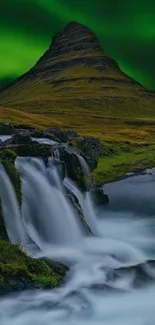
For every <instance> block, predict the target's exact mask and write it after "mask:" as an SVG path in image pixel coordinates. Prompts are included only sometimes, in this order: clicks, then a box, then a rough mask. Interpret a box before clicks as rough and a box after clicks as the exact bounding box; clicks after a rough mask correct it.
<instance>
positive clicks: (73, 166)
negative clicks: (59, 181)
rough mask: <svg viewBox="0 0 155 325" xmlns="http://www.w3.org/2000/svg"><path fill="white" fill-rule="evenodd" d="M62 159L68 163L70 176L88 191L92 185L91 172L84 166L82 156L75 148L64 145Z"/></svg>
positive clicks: (83, 189) (81, 187)
mask: <svg viewBox="0 0 155 325" xmlns="http://www.w3.org/2000/svg"><path fill="white" fill-rule="evenodd" d="M60 160H61V161H64V162H65V164H66V171H67V175H68V177H69V178H71V179H72V180H73V181H75V182H76V184H77V185H78V187H79V188H80V189H81V190H82V191H87V190H88V188H89V186H90V174H89V171H88V170H86V169H85V168H84V166H82V164H81V161H80V157H79V155H78V153H77V152H76V151H75V149H73V148H71V147H69V146H67V145H66V146H65V145H64V146H63V145H62V146H61V148H60Z"/></svg>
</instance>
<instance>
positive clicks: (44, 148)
mask: <svg viewBox="0 0 155 325" xmlns="http://www.w3.org/2000/svg"><path fill="white" fill-rule="evenodd" d="M12 149H13V150H14V151H15V153H16V154H17V155H18V156H21V157H41V158H44V159H45V158H48V157H50V156H51V155H52V147H51V146H49V145H46V144H42V143H38V142H35V141H33V142H32V143H31V144H25V145H17V146H14V147H12Z"/></svg>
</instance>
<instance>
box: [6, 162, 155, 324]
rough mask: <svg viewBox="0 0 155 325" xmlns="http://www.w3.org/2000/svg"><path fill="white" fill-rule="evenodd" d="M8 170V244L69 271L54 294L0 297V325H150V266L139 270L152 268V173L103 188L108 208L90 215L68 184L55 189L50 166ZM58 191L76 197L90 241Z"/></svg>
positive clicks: (153, 274) (154, 281)
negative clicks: (19, 186) (16, 175)
mask: <svg viewBox="0 0 155 325" xmlns="http://www.w3.org/2000/svg"><path fill="white" fill-rule="evenodd" d="M16 168H17V169H18V170H19V171H20V173H21V175H22V179H23V197H24V199H23V205H22V213H21V212H20V209H19V207H18V203H17V200H16V197H15V193H14V191H13V187H12V185H11V183H10V181H9V179H8V177H7V175H6V174H5V172H4V170H3V168H2V167H1V169H0V195H1V199H2V204H3V211H4V217H5V223H6V226H7V231H8V233H9V234H10V240H12V242H15V241H16V239H17V238H18V239H20V241H21V242H22V244H23V246H24V247H25V249H26V251H27V252H28V253H29V254H32V242H33V243H35V244H36V247H38V250H36V253H35V254H36V255H35V256H36V257H43V256H45V257H48V258H50V259H54V260H57V261H60V262H64V263H66V264H67V265H69V267H70V271H69V272H68V274H67V276H66V279H65V281H64V283H63V284H62V286H61V287H60V288H58V289H54V290H39V291H27V292H22V293H20V294H15V295H9V296H6V297H3V298H2V299H1V300H0V325H30V324H32V325H33V324H35V322H36V324H37V325H52V324H54V325H86V324H89V325H101V324H102V325H103V324H104V325H154V323H155V312H154V310H155V267H154V265H155V263H154V262H151V263H150V264H146V263H144V262H146V261H148V260H150V261H154V260H155V175H154V171H152V174H150V173H146V174H144V175H139V176H133V177H129V178H127V179H124V180H121V181H119V182H115V183H111V184H107V185H105V186H104V190H105V192H106V194H108V195H109V198H110V203H109V204H108V206H106V207H93V206H92V203H91V200H90V197H89V193H87V195H86V196H83V195H82V194H81V192H80V191H79V189H77V187H76V186H75V184H74V183H73V182H72V181H71V180H69V179H68V178H65V180H64V181H63V184H62V181H61V177H60V175H59V172H58V169H57V168H56V165H53V163H49V166H48V168H46V167H45V165H44V163H43V162H42V161H40V160H38V159H37V160H36V159H32V158H31V159H30V158H29V159H28V158H27V159H25V158H20V159H18V160H17V161H16ZM50 169H51V173H52V174H51V177H49V175H50V173H49V171H50ZM53 169H54V172H53ZM60 184H61V185H63V186H60ZM65 188H67V189H68V190H69V191H70V192H72V193H73V194H74V195H75V196H76V197H77V199H78V202H79V204H80V205H81V208H82V210H83V214H84V217H85V219H86V221H87V223H88V224H89V226H90V227H91V228H92V231H93V235H92V236H91V235H85V231H84V229H83V225H82V223H81V222H80V221H79V219H78V216H77V214H76V213H75V211H74V209H73V208H72V206H71V204H70V202H69V201H68V199H67V196H66V192H65ZM10 216H11V217H12V218H13V219H12V222H11V223H10V222H8V220H10ZM23 239H24V240H23ZM137 265H141V273H140V274H139V273H137V271H136V266H137ZM142 273H143V277H141V278H139V277H140V275H141V274H142ZM137 274H138V275H139V277H138V276H137Z"/></svg>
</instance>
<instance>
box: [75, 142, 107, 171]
mask: <svg viewBox="0 0 155 325" xmlns="http://www.w3.org/2000/svg"><path fill="white" fill-rule="evenodd" d="M75 146H76V148H78V149H79V150H80V152H81V154H82V156H84V157H85V159H86V160H87V163H88V165H89V167H90V170H91V171H93V170H94V169H95V168H97V163H98V158H99V156H100V154H101V143H100V141H99V139H97V138H92V137H79V138H77V139H76V141H75Z"/></svg>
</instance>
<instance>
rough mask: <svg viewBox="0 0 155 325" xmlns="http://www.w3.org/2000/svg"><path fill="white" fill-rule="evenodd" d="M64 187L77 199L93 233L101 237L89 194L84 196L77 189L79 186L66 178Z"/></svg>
mask: <svg viewBox="0 0 155 325" xmlns="http://www.w3.org/2000/svg"><path fill="white" fill-rule="evenodd" d="M64 185H65V186H66V188H67V189H68V190H69V191H70V192H71V193H73V194H74V195H75V196H76V197H77V199H78V202H79V204H80V206H81V208H82V212H83V215H84V217H85V220H86V222H87V224H88V225H89V226H90V228H91V230H92V232H93V233H94V234H96V235H99V229H98V228H97V224H96V216H95V211H94V209H93V206H92V202H91V200H90V195H89V193H86V194H84V195H83V194H82V193H81V191H80V190H79V189H78V188H77V186H76V185H75V184H74V182H73V181H72V180H71V179H69V178H68V177H66V178H65V180H64Z"/></svg>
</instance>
